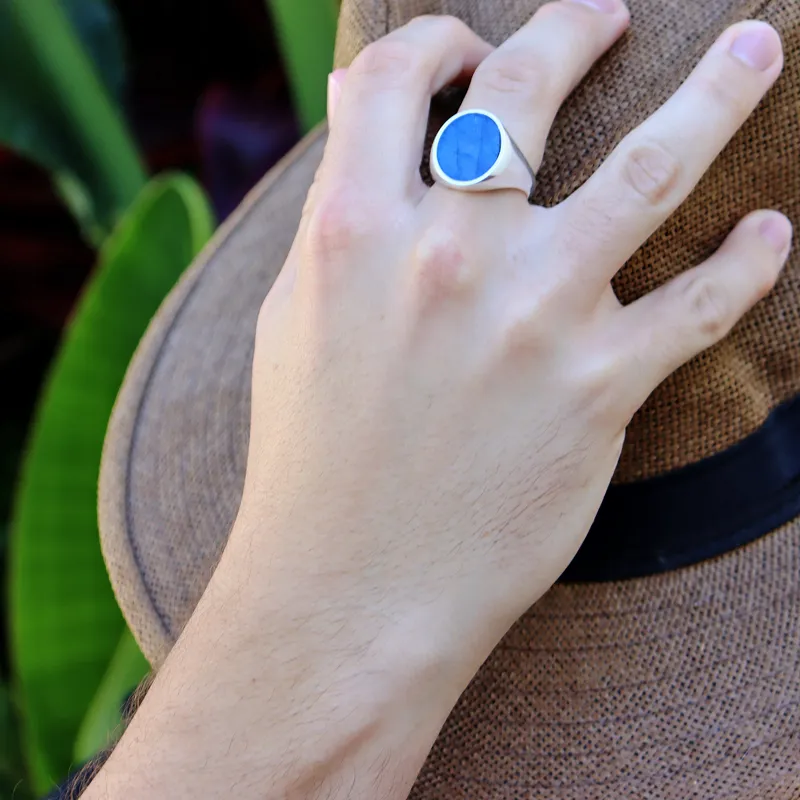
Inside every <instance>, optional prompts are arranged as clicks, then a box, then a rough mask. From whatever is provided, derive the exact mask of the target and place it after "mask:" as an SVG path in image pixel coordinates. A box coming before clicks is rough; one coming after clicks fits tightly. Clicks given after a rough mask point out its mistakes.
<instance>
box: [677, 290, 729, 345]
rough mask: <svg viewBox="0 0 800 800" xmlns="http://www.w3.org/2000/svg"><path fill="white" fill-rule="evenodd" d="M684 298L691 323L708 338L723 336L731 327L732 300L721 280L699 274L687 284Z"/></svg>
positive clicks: (713, 338)
mask: <svg viewBox="0 0 800 800" xmlns="http://www.w3.org/2000/svg"><path fill="white" fill-rule="evenodd" d="M684 299H685V302H686V305H687V307H688V310H689V315H690V320H691V324H692V325H693V326H694V327H695V328H696V329H697V330H699V331H700V333H701V334H702V335H703V336H705V337H707V338H708V339H712V340H715V341H716V340H717V339H720V338H722V336H724V335H725V334H726V333H727V332H728V329H729V328H730V323H731V302H730V297H729V295H728V292H727V291H726V289H725V286H723V285H722V284H721V283H720V282H719V281H715V280H712V279H711V278H709V277H707V276H697V277H695V278H693V279H691V280H690V281H688V283H687V284H686V287H685V288H684Z"/></svg>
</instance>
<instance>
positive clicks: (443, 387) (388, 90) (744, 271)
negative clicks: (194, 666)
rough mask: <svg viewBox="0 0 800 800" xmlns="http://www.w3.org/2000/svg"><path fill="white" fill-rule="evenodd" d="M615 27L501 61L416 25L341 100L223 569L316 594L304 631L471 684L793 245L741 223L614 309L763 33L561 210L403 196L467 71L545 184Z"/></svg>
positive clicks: (270, 303) (779, 226)
mask: <svg viewBox="0 0 800 800" xmlns="http://www.w3.org/2000/svg"><path fill="white" fill-rule="evenodd" d="M614 7H615V10H614V11H612V12H610V13H601V12H599V11H596V10H592V9H591V8H589V7H588V6H587V5H585V4H582V3H575V2H556V3H552V4H549V5H547V6H545V7H544V8H542V9H541V10H540V11H539V13H537V15H536V16H535V17H534V19H533V20H532V21H531V22H530V23H529V24H528V25H527V26H526V27H525V28H523V29H522V30H521V31H520V32H518V33H517V34H516V35H515V36H514V37H512V38H511V39H510V40H509V41H508V42H506V43H505V44H504V45H503V46H502V47H501V48H499V49H498V50H496V51H495V52H491V50H490V48H489V47H488V46H487V45H486V44H485V43H483V42H482V41H481V40H479V39H478V38H477V37H476V36H475V35H474V34H472V33H471V32H470V31H469V30H468V29H467V28H466V27H465V26H464V25H463V24H462V23H460V22H458V21H456V20H453V19H447V18H421V19H418V20H416V21H414V22H412V23H411V24H410V25H408V26H406V27H405V28H402V29H400V30H397V31H395V32H394V33H392V34H390V35H389V36H387V37H386V38H385V39H383V40H381V41H380V42H377V43H376V44H374V45H372V46H371V47H369V48H367V50H366V51H364V52H363V53H362V54H361V55H360V56H359V58H358V59H357V60H356V62H355V63H354V64H353V65H352V67H351V69H350V70H349V71H348V73H347V75H346V77H345V79H344V84H343V87H342V91H341V97H340V102H339V104H338V107H337V110H336V115H335V121H334V123H333V128H332V132H331V136H330V141H329V144H328V148H327V151H326V154H325V159H324V162H323V164H322V167H321V169H320V171H319V175H318V178H317V181H316V183H315V185H314V188H313V190H312V192H311V194H310V196H309V201H308V204H307V207H306V210H305V214H304V218H303V222H302V225H301V229H300V232H299V235H298V238H297V241H296V243H295V246H294V249H293V251H292V253H291V255H290V257H289V261H288V263H287V265H286V267H285V270H284V273H283V274H282V275H281V278H280V280H279V283H278V285H277V286H276V287H275V289H274V290H273V291H272V292H271V293H270V296H269V297H268V298H267V301H266V302H265V304H264V307H263V312H262V314H261V318H260V322H259V330H258V336H257V347H256V356H255V368H254V386H253V417H252V439H251V450H250V458H249V462H248V472H247V484H246V489H245V495H244V500H243V503H242V509H241V515H240V520H239V524H238V525H237V529H236V530H235V531H234V534H233V537H232V540H231V545H230V546H231V548H234V549H236V548H237V547H246V552H247V553H248V558H252V564H253V569H254V571H256V572H257V573H259V574H266V573H269V574H270V575H271V576H272V575H274V573H279V574H280V575H281V576H283V578H282V579H285V580H287V581H289V582H291V583H293V584H295V585H297V586H313V587H314V589H313V592H312V593H311V594H312V596H310V597H309V598H308V602H309V604H310V606H311V609H310V610H309V613H321V614H341V615H346V616H347V617H348V618H350V619H352V620H353V627H354V628H356V629H357V631H358V633H357V634H356V633H354V634H353V635H358V636H359V637H360V638H362V637H363V639H364V642H363V644H365V645H366V644H367V643H368V642H370V641H372V640H373V638H375V639H377V640H381V637H382V632H384V631H386V630H387V629H392V630H393V632H394V633H393V635H397V631H398V628H400V629H406V634H407V635H406V636H405V637H404V641H406V642H407V644H408V643H411V642H417V641H419V640H425V641H435V642H436V643H437V647H440V646H443V643H444V642H446V641H447V642H450V644H449V645H448V646H449V647H452V648H457V649H458V652H459V655H460V656H461V657H464V658H465V659H466V660H467V661H468V662H469V664H470V669H472V668H474V666H475V665H476V664H479V663H480V661H481V660H482V659H483V658H484V657H485V656H486V655H487V654H488V652H489V650H490V649H491V647H492V646H493V644H494V643H495V642H496V641H497V639H498V638H499V637H500V636H501V635H502V634H503V633H504V632H505V630H506V629H507V628H508V627H509V625H511V624H512V622H513V621H514V620H515V619H516V618H517V617H518V616H519V615H520V614H521V613H523V612H524V611H525V610H526V609H527V608H528V607H529V606H530V605H531V604H532V603H533V602H534V601H535V600H536V599H537V598H538V597H539V596H540V595H541V594H542V593H543V592H544V591H546V590H547V588H549V586H550V585H551V584H552V583H553V582H554V581H555V580H556V579H557V577H558V575H559V574H560V573H561V572H562V570H563V569H564V568H565V567H566V565H567V564H568V563H569V561H570V559H571V558H572V557H573V555H574V554H575V552H576V550H577V549H578V547H579V545H580V543H581V541H582V540H583V538H584V536H585V535H586V532H587V530H588V528H589V526H590V524H591V522H592V519H593V517H594V515H595V513H596V511H597V508H598V505H599V503H600V501H601V499H602V497H603V495H604V493H605V491H606V488H607V486H608V483H609V480H610V478H611V475H612V473H613V470H614V467H615V465H616V462H617V459H618V456H619V453H620V448H621V446H622V442H623V437H624V431H625V426H626V425H627V423H628V421H629V420H630V418H631V415H632V414H633V413H634V412H635V411H636V410H637V409H638V408H639V406H640V405H641V404H642V402H643V401H644V400H645V399H646V398H647V396H648V395H649V394H650V392H651V391H652V390H653V389H654V388H655V386H656V385H657V384H658V383H659V382H660V381H661V380H663V379H664V378H665V377H666V376H667V375H668V374H669V373H670V372H672V371H673V370H674V369H675V368H676V367H678V366H679V365H680V364H682V363H683V362H685V361H686V360H688V359H690V358H692V357H693V356H694V355H696V354H697V353H698V352H700V351H701V350H703V349H704V348H706V347H708V346H710V345H712V344H714V343H715V342H716V341H718V340H719V339H720V338H721V337H722V336H723V335H724V334H725V333H727V331H728V330H729V329H730V328H731V326H732V325H733V324H734V323H735V322H736V321H737V320H738V319H739V318H740V317H741V315H742V314H744V313H745V312H746V311H747V309H748V308H749V307H750V306H752V305H753V303H755V302H756V301H757V300H758V299H759V298H760V297H762V296H763V295H764V294H765V293H766V292H768V291H769V289H770V288H771V287H772V285H773V283H774V281H775V279H776V277H777V274H778V270H779V268H780V266H781V264H782V263H783V261H784V259H785V257H786V255H787V251H788V246H789V240H790V225H789V223H788V221H787V220H786V219H785V218H784V217H782V216H781V215H779V214H777V213H773V212H768V211H760V212H757V213H754V214H752V215H751V216H749V217H748V218H746V219H745V220H743V221H742V222H741V223H740V224H739V225H738V226H737V227H736V228H735V230H734V231H733V232H732V233H731V235H730V237H729V238H728V240H727V241H726V242H725V244H724V245H723V246H722V248H721V249H720V250H719V252H718V253H716V254H715V255H714V256H713V257H712V258H711V259H709V261H707V262H706V263H705V264H702V265H700V266H696V267H694V268H692V269H687V271H686V272H685V273H684V274H682V275H681V276H680V277H679V278H678V279H676V280H674V281H673V282H671V283H670V284H668V285H666V286H663V287H661V288H660V289H659V290H657V291H655V292H653V293H652V294H650V295H648V296H646V297H643V298H642V299H640V300H638V301H637V302H635V303H633V304H632V305H630V306H629V307H626V308H623V307H621V305H620V304H619V302H618V301H617V299H616V298H615V296H614V293H613V291H612V289H611V286H610V279H611V278H612V277H613V275H614V274H615V273H616V271H617V270H618V269H619V268H620V267H621V266H622V264H623V263H624V262H625V261H626V260H627V258H629V257H630V256H631V255H632V254H633V252H634V251H635V250H636V249H637V248H638V247H639V246H640V245H641V244H642V243H643V242H644V241H645V240H646V239H647V238H648V237H649V236H650V235H651V234H652V233H653V232H654V231H655V230H656V229H657V228H658V227H659V226H660V225H661V224H662V223H663V222H664V221H665V220H666V219H667V218H668V217H669V215H670V214H671V213H672V212H673V211H674V210H675V208H676V207H677V206H678V205H679V204H680V203H681V202H682V200H683V199H684V198H685V197H686V196H687V195H688V194H689V192H690V191H691V190H692V188H693V187H694V185H695V184H696V183H697V181H698V180H699V179H700V177H701V176H702V174H703V172H704V171H705V170H706V169H707V167H708V166H709V165H710V163H711V162H712V160H713V159H714V158H715V157H716V155H717V154H718V153H719V151H720V150H721V149H722V147H723V146H724V145H725V144H726V143H727V141H728V140H729V138H730V137H731V136H732V135H733V134H734V132H735V131H736V130H737V128H738V127H739V126H740V125H741V124H742V123H743V122H744V120H745V118H746V117H747V116H748V114H749V113H750V112H751V111H752V110H753V108H754V107H755V106H756V104H757V103H758V102H759V100H760V99H761V97H762V96H763V94H764V93H765V92H766V90H767V89H768V88H769V86H770V85H771V84H772V82H773V81H774V80H775V79H776V78H777V76H778V74H779V72H780V69H781V53H780V42H779V39H778V37H777V35H776V34H775V32H774V31H772V30H771V29H770V28H768V27H767V26H766V25H764V24H761V23H754V22H748V23H743V24H740V25H738V26H735V27H734V28H732V29H730V30H728V31H727V32H725V34H724V35H723V36H722V37H721V39H720V40H719V41H718V42H717V43H716V44H715V45H714V47H713V48H712V49H711V51H710V52H709V53H708V55H707V56H706V57H705V59H704V60H703V62H702V63H701V64H700V65H699V66H698V67H697V69H696V71H695V72H694V74H693V75H692V76H691V77H690V78H689V80H688V81H687V82H686V84H685V85H684V86H683V87H682V88H681V89H680V91H679V92H678V93H677V94H676V95H675V96H674V97H673V98H672V99H671V100H670V101H669V102H668V103H667V104H666V105H665V106H664V107H663V108H662V109H660V110H659V111H658V113H656V114H655V115H654V116H653V117H652V118H651V119H649V120H648V121H647V122H645V123H644V124H643V125H642V126H641V127H640V128H639V129H638V130H636V131H634V132H632V133H631V134H630V135H629V136H628V137H627V138H626V139H625V140H624V141H623V142H622V143H621V144H620V145H619V147H618V148H617V149H616V151H615V152H614V153H613V154H612V155H611V157H610V158H609V159H608V160H607V162H606V163H605V164H604V165H603V166H602V168H601V169H600V170H599V171H598V172H597V174H596V175H594V176H593V177H592V178H591V179H590V180H589V181H588V182H587V183H586V184H585V185H584V186H583V187H582V188H581V189H580V190H578V191H577V192H575V193H574V194H573V195H572V196H571V197H570V198H569V199H568V200H566V201H565V202H564V203H562V204H561V205H559V206H557V207H555V208H552V209H543V208H531V207H529V206H528V205H527V204H526V203H525V201H524V198H523V197H522V196H521V195H520V194H519V193H517V192H513V191H506V192H497V193H493V194H482V195H463V194H457V193H454V192H451V191H448V190H446V189H443V188H440V187H434V188H433V189H427V188H425V187H424V186H423V185H422V183H421V181H420V178H419V175H418V170H417V167H418V164H419V161H420V154H421V150H422V140H423V135H424V130H425V124H426V119H427V109H428V102H429V96H430V94H431V92H432V91H436V90H437V89H439V88H440V87H441V86H442V85H443V84H445V83H447V82H450V81H452V80H453V79H454V78H455V77H456V76H458V75H460V74H463V73H464V72H465V71H467V72H469V71H472V70H473V69H475V68H476V67H477V71H476V72H475V75H474V78H473V79H472V83H471V86H470V89H469V92H468V94H467V97H466V100H465V102H464V106H465V107H479V108H487V109H489V110H491V111H494V112H495V113H496V114H497V115H498V116H499V117H500V118H501V119H502V120H503V121H504V123H505V125H506V126H507V128H508V129H509V131H510V132H511V134H512V136H514V138H515V139H516V141H517V143H518V144H519V145H520V146H521V147H522V148H523V149H524V151H525V153H526V156H527V157H528V159H529V160H530V162H531V163H532V165H533V166H534V167H538V165H539V163H540V162H541V159H542V154H543V150H544V145H545V139H546V136H547V134H548V130H549V128H550V125H551V122H552V120H553V117H554V115H555V113H556V111H557V110H558V108H559V106H560V104H561V103H562V101H563V100H564V98H565V97H566V96H567V94H568V93H569V92H570V91H571V89H572V88H573V87H574V86H575V84H577V83H578V81H579V80H580V79H581V77H582V76H583V74H584V73H585V72H586V70H587V69H588V68H589V67H590V66H591V64H592V63H593V61H594V60H595V59H596V58H597V57H598V56H599V55H600V54H601V53H603V52H604V51H605V50H606V49H607V48H608V47H609V46H610V45H611V44H612V42H613V41H614V40H615V39H616V38H617V37H618V36H619V35H620V34H621V33H622V31H623V30H624V29H625V27H626V26H627V24H628V14H627V11H626V9H625V8H624V7H623V6H622V5H621V4H614ZM389 154H391V155H389ZM686 266H687V267H691V266H692V265H686ZM244 542H246V546H245V545H244ZM337 604H338V605H337ZM465 642H469V643H470V647H472V648H474V649H473V651H472V652H471V653H470V654H469V655H468V656H467V654H466V653H464V651H463V648H464V644H463V643H465Z"/></svg>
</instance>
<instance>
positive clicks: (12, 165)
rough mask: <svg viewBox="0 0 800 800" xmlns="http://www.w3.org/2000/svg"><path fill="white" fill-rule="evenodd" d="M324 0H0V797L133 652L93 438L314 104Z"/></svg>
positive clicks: (53, 747)
mask: <svg viewBox="0 0 800 800" xmlns="http://www.w3.org/2000/svg"><path fill="white" fill-rule="evenodd" d="M336 16H337V0H193V2H189V0H0V389H2V391H0V588H2V593H1V594H0V598H1V600H0V612H1V613H0V800H5V798H9V799H10V798H12V797H13V798H14V799H15V800H31V799H32V798H40V797H44V796H46V795H47V794H48V793H49V792H50V791H51V790H52V789H53V787H54V786H56V785H57V784H58V783H60V782H62V781H63V780H64V778H65V777H66V776H67V775H68V774H69V772H70V771H72V770H73V769H75V768H77V767H78V766H80V764H82V763H84V762H85V761H86V760H88V759H89V758H91V757H92V756H93V755H94V754H95V753H96V752H98V751H99V750H100V749H102V748H103V747H105V746H106V745H107V744H108V743H109V742H110V741H111V740H112V737H113V736H114V732H115V730H117V729H118V726H119V724H120V720H121V711H122V708H123V705H124V703H125V702H126V699H127V698H128V696H129V695H130V692H131V691H132V689H133V688H134V687H135V686H136V685H137V683H138V682H139V681H140V680H141V679H142V678H143V677H144V675H145V674H146V672H147V664H146V662H145V660H144V658H143V657H142V655H141V653H140V652H139V650H138V648H137V646H136V644H135V642H134V641H133V639H132V637H131V636H130V634H129V633H128V631H127V629H126V626H125V623H124V621H123V619H122V616H121V614H120V612H119V610H118V609H117V606H116V603H115V601H114V597H113V594H112V591H111V587H110V585H109V582H108V579H107V577H106V573H105V569H104V566H103V561H102V557H101V554H100V547H99V541H98V532H97V522H96V499H97V498H96V493H97V489H96V487H97V476H98V468H99V463H100V454H101V448H102V443H103V437H104V433H105V429H106V426H107V424H108V419H109V415H110V413H111V409H112V406H113V403H114V398H115V396H116V393H117V391H118V389H119V386H120V384H121V381H122V378H123V376H124V373H125V368H126V366H127V364H128V362H129V360H130V358H131V355H132V353H133V351H134V349H135V347H136V345H137V343H138V341H139V339H140V337H141V335H142V334H143V332H144V330H145V328H146V326H147V323H148V321H149V320H150V318H151V317H152V315H153V313H154V312H155V310H156V309H157V308H158V306H159V304H160V303H161V301H162V300H163V298H164V297H165V295H166V294H167V293H168V292H169V290H170V288H171V287H172V286H173V285H174V284H175V282H176V281H177V279H178V278H179V277H180V275H181V273H182V272H183V271H184V270H185V269H186V267H187V266H188V265H189V263H190V262H191V260H192V258H193V257H194V255H195V254H196V253H197V252H198V251H199V250H200V249H201V248H202V247H203V245H204V244H205V243H206V242H207V241H208V239H209V237H210V236H211V235H212V234H213V232H214V230H215V228H216V226H217V225H218V224H219V223H220V222H222V221H223V220H224V219H225V218H226V217H227V216H228V214H230V212H231V211H232V210H233V209H234V208H235V207H236V205H237V204H238V203H239V202H240V200H241V199H242V198H243V196H244V195H245V193H246V192H247V191H248V190H249V189H250V188H251V187H252V186H253V185H254V184H255V183H256V182H257V181H258V180H259V178H261V177H262V175H263V174H264V173H265V172H266V171H267V170H268V169H269V168H270V167H271V166H272V165H273V164H274V163H275V162H276V161H277V160H278V159H279V158H280V157H281V156H282V155H283V154H284V153H285V152H286V151H287V150H288V149H289V148H291V146H292V145H293V144H294V143H295V142H296V141H297V140H298V138H299V137H300V136H301V135H302V134H303V133H304V132H306V131H308V130H309V129H310V128H311V127H313V126H314V125H315V124H316V123H317V122H319V121H320V120H321V119H322V118H323V117H324V114H325V93H326V78H327V74H328V72H329V71H330V69H331V61H332V53H333V42H334V33H335V22H336Z"/></svg>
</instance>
